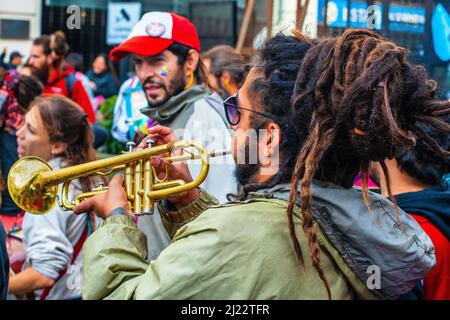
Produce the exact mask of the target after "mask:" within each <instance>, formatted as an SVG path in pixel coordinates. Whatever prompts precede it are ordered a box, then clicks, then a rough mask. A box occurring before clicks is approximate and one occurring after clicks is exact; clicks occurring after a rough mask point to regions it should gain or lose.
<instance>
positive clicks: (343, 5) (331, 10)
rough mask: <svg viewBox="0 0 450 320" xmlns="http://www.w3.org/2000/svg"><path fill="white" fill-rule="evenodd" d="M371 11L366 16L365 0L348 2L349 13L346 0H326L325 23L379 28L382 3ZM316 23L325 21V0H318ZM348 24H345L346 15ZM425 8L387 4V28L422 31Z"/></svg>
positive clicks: (331, 25)
mask: <svg viewBox="0 0 450 320" xmlns="http://www.w3.org/2000/svg"><path fill="white" fill-rule="evenodd" d="M372 8H373V12H371V13H370V15H374V17H372V18H369V19H368V17H367V9H368V5H367V2H366V1H352V2H351V3H350V13H349V11H348V7H347V0H329V1H328V12H327V14H328V19H327V25H328V26H330V27H334V28H346V27H352V28H369V23H372V25H371V26H370V27H371V29H376V30H381V26H382V12H383V5H382V4H376V3H375V5H374V6H372ZM318 9H319V10H318V19H317V20H318V23H319V24H324V22H325V0H319V8H318ZM348 16H349V20H350V21H349V24H348V25H347V19H348V18H347V17H348ZM425 16H426V11H425V8H421V7H411V6H402V5H396V4H392V5H390V6H389V30H391V31H406V32H414V33H423V32H424V30H425Z"/></svg>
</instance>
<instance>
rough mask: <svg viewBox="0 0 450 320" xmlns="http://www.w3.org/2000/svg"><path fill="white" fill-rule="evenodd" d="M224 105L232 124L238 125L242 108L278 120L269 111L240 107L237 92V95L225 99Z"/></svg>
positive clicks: (228, 119)
mask: <svg viewBox="0 0 450 320" xmlns="http://www.w3.org/2000/svg"><path fill="white" fill-rule="evenodd" d="M223 106H224V108H225V115H226V117H227V121H228V123H229V124H231V125H233V126H235V125H237V124H238V123H239V121H241V113H240V111H239V110H240V109H241V110H247V111H250V112H254V113H257V114H259V115H262V116H264V117H267V118H270V119H271V120H272V121H273V122H277V121H276V120H275V118H274V116H273V115H271V114H269V113H266V112H260V111H256V110H252V109H247V108H244V107H240V106H239V105H238V96H237V93H236V94H235V95H232V96H230V97H228V98H226V99H225V101H224V102H223Z"/></svg>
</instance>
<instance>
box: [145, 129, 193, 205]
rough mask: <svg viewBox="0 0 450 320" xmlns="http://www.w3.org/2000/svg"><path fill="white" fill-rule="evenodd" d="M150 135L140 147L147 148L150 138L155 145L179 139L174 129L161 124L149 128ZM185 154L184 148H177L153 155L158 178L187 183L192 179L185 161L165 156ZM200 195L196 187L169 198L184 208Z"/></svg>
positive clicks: (153, 165) (153, 164) (152, 162)
mask: <svg viewBox="0 0 450 320" xmlns="http://www.w3.org/2000/svg"><path fill="white" fill-rule="evenodd" d="M147 132H148V133H149V135H148V136H147V137H146V138H145V139H144V140H143V141H142V142H141V143H140V144H139V145H138V148H146V146H147V144H146V141H147V140H148V139H151V140H153V146H155V147H156V146H159V145H163V144H168V143H173V142H176V141H177V138H176V137H175V134H174V133H173V131H172V129H170V128H168V127H164V126H161V125H157V126H154V127H152V128H150V129H148V130H147ZM182 154H183V151H182V150H175V151H173V152H172V153H171V154H168V153H167V154H161V155H159V156H155V157H152V159H151V164H152V167H154V168H155V171H156V175H157V177H158V179H164V178H166V174H167V180H169V181H171V180H177V179H181V180H183V181H185V182H186V183H188V182H191V181H192V176H191V173H190V172H189V168H188V166H187V164H186V162H185V161H174V162H170V161H166V160H164V159H163V158H165V157H169V156H180V155H182ZM197 197H198V191H197V190H196V189H193V190H189V191H186V194H185V195H184V196H183V197H175V198H169V199H167V200H169V201H170V202H171V203H172V204H173V205H174V206H176V207H177V208H182V207H184V206H186V205H188V204H190V203H191V202H193V201H194V200H195V199H197Z"/></svg>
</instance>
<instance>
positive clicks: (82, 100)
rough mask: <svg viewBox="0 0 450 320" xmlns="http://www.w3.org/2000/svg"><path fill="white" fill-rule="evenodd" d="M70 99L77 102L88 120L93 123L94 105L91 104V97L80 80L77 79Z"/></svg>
mask: <svg viewBox="0 0 450 320" xmlns="http://www.w3.org/2000/svg"><path fill="white" fill-rule="evenodd" d="M71 99H72V100H73V101H75V102H76V103H78V104H79V105H80V106H81V108H83V110H84V112H86V114H87V115H88V121H89V122H90V123H95V112H94V107H93V106H92V103H91V99H90V98H89V95H88V94H87V92H86V90H85V89H84V86H83V84H82V83H81V81H80V80H78V79H77V81H75V84H74V85H73V89H72V97H71Z"/></svg>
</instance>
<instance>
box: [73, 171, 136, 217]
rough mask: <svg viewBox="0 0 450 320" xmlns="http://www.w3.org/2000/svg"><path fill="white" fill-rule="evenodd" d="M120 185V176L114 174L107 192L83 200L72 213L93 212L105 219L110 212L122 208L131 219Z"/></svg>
mask: <svg viewBox="0 0 450 320" xmlns="http://www.w3.org/2000/svg"><path fill="white" fill-rule="evenodd" d="M122 184H123V176H122V174H116V175H115V176H114V177H113V178H112V180H111V182H110V183H109V186H108V191H106V192H103V193H99V194H97V195H96V196H94V197H90V198H87V199H86V200H83V201H82V202H81V203H80V204H79V205H77V206H76V207H75V208H73V212H74V213H76V214H80V213H84V212H90V211H94V212H95V213H96V214H97V216H99V217H100V218H102V219H106V218H108V217H109V215H110V213H111V211H113V210H114V209H117V208H122V209H125V210H126V211H127V213H128V215H130V216H132V217H133V216H134V213H133V212H131V210H130V205H129V203H128V199H127V194H126V193H125V190H124V189H123V187H122Z"/></svg>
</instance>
